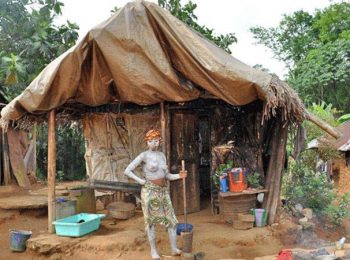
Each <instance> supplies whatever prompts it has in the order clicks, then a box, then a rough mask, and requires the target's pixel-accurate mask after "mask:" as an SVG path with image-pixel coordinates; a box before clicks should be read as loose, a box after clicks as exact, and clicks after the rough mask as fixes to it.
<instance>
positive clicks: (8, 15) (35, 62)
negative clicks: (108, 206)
mask: <svg viewBox="0 0 350 260" xmlns="http://www.w3.org/2000/svg"><path fill="white" fill-rule="evenodd" d="M62 6H63V4H62V3H61V2H59V1H57V0H2V1H0V91H1V92H2V94H3V96H4V97H5V98H6V99H7V101H10V100H11V99H13V98H14V97H16V96H17V95H19V94H20V93H21V92H22V91H23V90H24V88H25V87H27V86H28V85H29V83H30V82H31V81H32V80H33V79H34V78H35V77H36V76H37V75H38V74H39V72H40V71H41V70H42V69H43V68H44V67H45V66H46V65H48V64H49V63H50V62H51V61H52V60H54V59H55V58H56V57H58V56H59V55H60V54H62V53H63V52H65V51H66V50H67V49H69V48H70V47H71V46H73V45H74V44H75V42H76V40H77V38H78V32H77V29H78V26H77V25H76V24H74V23H71V22H69V21H67V23H66V24H63V25H56V24H55V23H54V21H55V18H56V17H57V16H58V15H61V7H62ZM37 132H38V138H37V150H38V155H37V157H38V169H37V173H38V176H39V177H41V178H43V179H45V178H46V172H47V139H46V137H47V127H46V126H45V125H42V126H39V127H38V129H37ZM83 144H84V142H83V138H82V135H81V133H80V132H79V131H75V130H74V129H72V128H71V127H67V128H64V129H63V128H59V129H57V172H58V173H59V174H58V175H57V176H61V178H63V177H62V176H64V178H65V179H67V178H68V179H73V178H81V177H82V176H85V163H84V160H83V154H84V147H83ZM73 175H74V176H75V177H73Z"/></svg>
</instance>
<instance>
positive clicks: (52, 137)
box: [47, 110, 56, 233]
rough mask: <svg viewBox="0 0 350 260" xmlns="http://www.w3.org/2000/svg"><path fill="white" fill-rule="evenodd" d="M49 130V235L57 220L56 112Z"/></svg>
mask: <svg viewBox="0 0 350 260" xmlns="http://www.w3.org/2000/svg"><path fill="white" fill-rule="evenodd" d="M48 121H49V129H48V133H47V142H48V158H47V161H48V167H47V185H48V194H47V195H48V229H49V233H54V227H53V225H52V222H53V221H55V218H56V195H55V181H56V114H55V110H51V111H50V112H49V120H48Z"/></svg>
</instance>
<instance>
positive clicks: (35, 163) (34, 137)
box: [32, 123, 37, 178]
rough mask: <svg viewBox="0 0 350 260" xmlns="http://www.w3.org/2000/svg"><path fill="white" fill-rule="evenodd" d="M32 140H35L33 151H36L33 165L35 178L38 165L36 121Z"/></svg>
mask: <svg viewBox="0 0 350 260" xmlns="http://www.w3.org/2000/svg"><path fill="white" fill-rule="evenodd" d="M32 142H33V149H34V150H33V153H34V166H33V171H34V176H35V178H36V177H37V176H36V167H37V162H36V123H34V126H33V138H32Z"/></svg>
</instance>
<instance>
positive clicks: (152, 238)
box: [147, 225, 160, 260]
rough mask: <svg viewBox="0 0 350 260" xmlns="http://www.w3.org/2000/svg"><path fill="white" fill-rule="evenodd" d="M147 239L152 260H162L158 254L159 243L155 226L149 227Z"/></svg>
mask: <svg viewBox="0 0 350 260" xmlns="http://www.w3.org/2000/svg"><path fill="white" fill-rule="evenodd" d="M147 237H148V242H149V245H150V246H151V256H152V259H157V260H160V256H159V254H158V252H157V247H156V244H157V241H156V229H155V228H154V225H152V226H149V227H148V229H147Z"/></svg>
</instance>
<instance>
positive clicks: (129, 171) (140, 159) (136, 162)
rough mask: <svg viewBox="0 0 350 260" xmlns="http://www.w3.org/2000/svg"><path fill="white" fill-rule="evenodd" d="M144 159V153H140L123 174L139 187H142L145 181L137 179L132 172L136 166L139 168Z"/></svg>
mask: <svg viewBox="0 0 350 260" xmlns="http://www.w3.org/2000/svg"><path fill="white" fill-rule="evenodd" d="M143 159H144V153H140V154H139V155H138V156H137V157H136V158H135V159H134V160H133V161H132V162H131V163H130V164H129V165H128V167H126V169H125V171H124V174H125V175H126V176H128V177H129V178H131V179H133V180H135V181H136V182H138V183H139V184H141V185H144V184H145V183H146V180H145V179H142V178H140V177H138V176H137V175H136V174H135V173H133V171H134V170H135V169H136V167H137V166H139V165H140V164H141V163H142V162H143Z"/></svg>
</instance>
